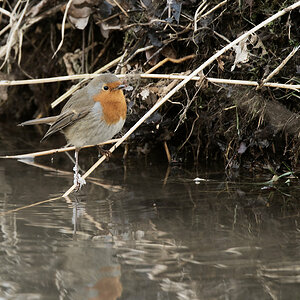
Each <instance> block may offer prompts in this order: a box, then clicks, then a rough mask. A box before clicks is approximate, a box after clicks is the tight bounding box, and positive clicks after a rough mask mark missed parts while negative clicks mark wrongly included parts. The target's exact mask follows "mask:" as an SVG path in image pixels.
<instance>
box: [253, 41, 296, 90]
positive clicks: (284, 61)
mask: <svg viewBox="0 0 300 300" xmlns="http://www.w3.org/2000/svg"><path fill="white" fill-rule="evenodd" d="M299 48H300V46H298V47H295V48H294V49H293V51H292V52H291V53H290V54H289V55H288V56H287V57H286V58H285V59H284V60H283V61H282V62H281V64H280V65H279V66H278V67H277V68H275V69H274V70H273V71H272V72H271V73H270V74H269V75H268V76H267V78H265V79H264V80H263V81H262V83H261V84H260V86H259V87H262V86H264V85H265V84H266V83H267V82H268V81H270V79H271V78H272V77H273V76H275V75H276V74H278V73H279V71H280V70H281V69H282V68H283V67H284V66H285V65H286V64H287V62H288V61H289V60H290V59H291V58H292V57H293V56H294V55H295V53H296V52H297V51H298V50H299Z"/></svg>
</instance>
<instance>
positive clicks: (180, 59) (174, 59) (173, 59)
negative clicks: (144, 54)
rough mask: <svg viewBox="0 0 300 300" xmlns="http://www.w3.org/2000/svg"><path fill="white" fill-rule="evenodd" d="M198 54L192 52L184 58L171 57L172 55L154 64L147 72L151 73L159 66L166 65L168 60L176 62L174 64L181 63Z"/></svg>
mask: <svg viewBox="0 0 300 300" xmlns="http://www.w3.org/2000/svg"><path fill="white" fill-rule="evenodd" d="M195 56H196V54H191V55H188V56H185V57H182V58H171V57H166V58H165V59H163V60H161V61H160V62H158V63H157V64H156V65H155V66H153V67H152V68H151V69H149V70H148V71H147V72H146V73H145V74H150V73H152V72H153V71H155V70H156V69H158V68H159V67H161V66H162V65H164V64H165V63H167V62H168V61H170V62H172V63H174V64H181V63H182V62H184V61H186V60H188V59H192V58H194V57H195Z"/></svg>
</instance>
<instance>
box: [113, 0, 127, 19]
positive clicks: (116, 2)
mask: <svg viewBox="0 0 300 300" xmlns="http://www.w3.org/2000/svg"><path fill="white" fill-rule="evenodd" d="M113 1H114V3H115V4H116V5H117V6H118V7H119V8H120V10H121V11H122V13H123V14H124V15H125V16H126V17H127V18H129V16H128V13H127V12H126V10H125V9H124V8H123V7H122V6H121V4H120V3H119V2H118V1H117V0H113Z"/></svg>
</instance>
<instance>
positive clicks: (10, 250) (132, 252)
mask: <svg viewBox="0 0 300 300" xmlns="http://www.w3.org/2000/svg"><path fill="white" fill-rule="evenodd" d="M49 143H50V142H49ZM20 145H23V144H22V139H21V138H20V137H19V138H18V139H17V140H13V141H11V143H10V144H9V146H7V143H6V144H3V145H2V144H1V146H2V147H1V153H0V154H4V153H5V154H6V153H7V152H13V151H17V150H19V149H20V147H21V146H20ZM56 146H57V145H56ZM23 147H24V146H23ZM36 147H41V145H39V144H38V142H37V143H36V144H34V142H33V144H32V148H33V149H35V148H36ZM52 147H55V146H54V145H52ZM49 148H50V147H49ZM22 149H23V148H22ZM28 149H29V151H31V148H30V147H28ZM23 152H28V150H27V151H23ZM121 155H122V153H116V154H115V155H114V157H113V158H112V159H111V160H110V161H109V162H106V163H105V164H103V165H102V166H101V167H100V168H98V169H97V170H96V172H95V173H93V177H94V179H93V180H92V181H89V182H88V184H87V185H86V186H85V187H84V189H83V190H82V191H81V192H79V193H77V194H76V195H74V194H72V195H71V196H70V197H69V198H68V199H64V198H60V199H57V200H55V201H52V202H48V203H44V204H41V205H38V206H34V207H28V208H25V209H22V210H19V211H16V212H9V211H10V210H12V209H16V208H20V207H23V206H26V205H29V204H32V203H35V202H38V201H43V200H46V199H49V198H51V197H55V196H59V195H61V194H62V193H63V192H64V191H66V190H67V189H68V188H69V187H70V185H71V184H72V173H71V172H69V171H70V170H72V163H70V162H69V161H68V160H67V158H65V156H64V155H63V154H60V155H57V156H54V157H50V158H49V157H47V158H41V159H38V161H37V163H39V164H40V166H39V167H34V166H32V165H28V164H24V163H21V162H18V161H15V160H0V205H1V212H2V215H1V219H0V224H1V236H0V250H1V254H0V262H1V269H0V278H1V281H0V297H1V298H2V299H106V300H110V299H159V300H160V299H296V298H297V297H298V294H299V292H300V287H299V281H300V279H299V278H300V254H299V253H300V252H299V245H300V233H299V227H298V226H299V225H298V221H299V208H300V207H299V190H300V188H299V182H298V181H296V180H295V181H292V182H291V185H290V186H287V185H286V184H284V182H282V183H281V182H279V183H278V184H277V186H276V187H275V188H272V189H262V187H264V185H261V183H262V182H265V181H267V180H268V179H270V177H271V175H270V174H267V175H265V176H262V177H260V178H254V177H253V176H250V175H249V174H247V175H243V176H242V175H241V176H239V177H237V178H238V180H235V181H233V180H231V181H229V180H228V179H226V176H225V175H224V171H223V168H222V167H220V168H213V169H212V168H210V169H208V168H204V167H203V168H199V169H198V171H197V172H196V171H195V170H193V168H188V167H178V166H175V167H172V168H170V169H168V166H167V165H166V163H164V162H162V160H161V159H160V160H159V161H158V160H155V159H148V161H146V160H145V158H144V157H139V158H136V159H130V160H128V161H126V162H125V163H123V162H122V160H121V159H120V157H121ZM80 159H81V166H82V167H83V168H84V169H86V168H88V166H90V165H91V164H92V162H93V161H95V160H96V152H93V151H92V150H91V151H86V152H84V153H83V154H82V156H81V158H80ZM41 165H43V166H45V165H46V166H47V168H44V167H42V168H41ZM57 169H63V170H64V172H63V173H62V172H58V171H57ZM196 177H199V178H203V179H205V180H204V181H199V182H195V181H193V179H194V178H196Z"/></svg>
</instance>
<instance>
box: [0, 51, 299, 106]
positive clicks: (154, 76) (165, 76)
mask: <svg viewBox="0 0 300 300" xmlns="http://www.w3.org/2000/svg"><path fill="white" fill-rule="evenodd" d="M120 59H121V57H118V58H117V59H116V60H114V61H112V62H111V63H109V66H108V65H106V66H104V67H103V68H101V69H99V70H98V71H100V73H101V72H104V71H106V70H107V69H109V68H110V67H112V63H114V65H115V64H117V63H118V61H119V60H120ZM98 71H97V72H98ZM97 76H98V73H93V74H78V75H68V76H59V77H50V78H40V79H26V80H0V86H12V85H25V84H40V83H50V82H58V81H66V80H77V79H91V78H95V77H97ZM116 76H118V77H119V78H130V77H140V78H145V79H172V80H173V79H179V80H183V79H185V78H186V77H187V76H186V75H177V74H146V73H143V74H135V75H128V74H126V75H124V74H122V75H116ZM201 78H202V77H200V76H194V77H193V78H191V80H195V81H198V80H200V79H201ZM206 80H207V81H209V82H211V83H218V84H231V85H249V86H259V83H257V82H256V81H249V80H233V79H223V78H212V77H207V78H206ZM265 86H268V87H273V88H282V89H291V90H295V91H297V90H299V89H300V84H284V83H276V82H270V83H268V82H267V83H266V84H265ZM73 92H74V91H73V90H72V91H71V92H70V93H68V94H67V96H66V97H68V96H69V95H71V94H72V93H73ZM63 96H65V94H64V95H62V96H61V97H63ZM66 97H64V98H63V99H62V100H64V99H65V98H66ZM58 100H60V98H58V99H57V100H55V101H58ZM62 100H61V101H62ZM55 101H54V102H53V103H52V107H55V106H56V105H58V104H59V103H60V101H59V103H56V102H55Z"/></svg>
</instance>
